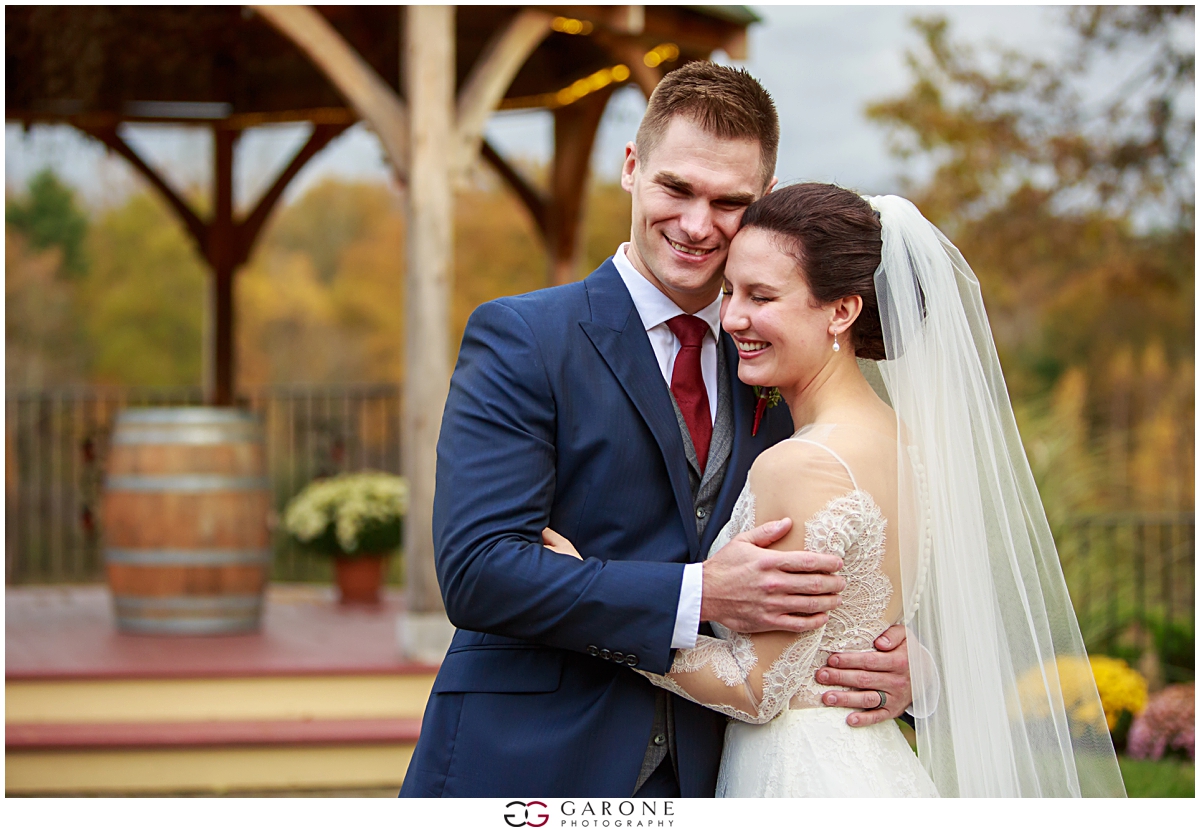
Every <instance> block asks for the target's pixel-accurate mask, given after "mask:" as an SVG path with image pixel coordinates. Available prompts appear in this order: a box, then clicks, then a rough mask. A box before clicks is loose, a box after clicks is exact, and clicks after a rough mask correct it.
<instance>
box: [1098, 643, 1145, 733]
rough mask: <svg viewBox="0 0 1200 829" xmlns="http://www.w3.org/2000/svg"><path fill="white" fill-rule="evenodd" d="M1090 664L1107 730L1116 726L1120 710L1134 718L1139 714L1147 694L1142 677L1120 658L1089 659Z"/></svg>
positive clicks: (1101, 657)
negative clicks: (1102, 705) (1101, 703)
mask: <svg viewBox="0 0 1200 829" xmlns="http://www.w3.org/2000/svg"><path fill="white" fill-rule="evenodd" d="M1091 662H1092V674H1093V675H1094V676H1095V677H1096V688H1097V689H1098V690H1099V691H1100V700H1101V701H1102V702H1103V703H1104V719H1105V720H1106V721H1107V722H1108V727H1109V729H1110V730H1111V729H1113V728H1115V727H1116V725H1117V720H1119V719H1120V718H1121V712H1122V711H1128V712H1129V713H1130V714H1132V715H1133V716H1135V717H1136V716H1137V715H1138V714H1140V713H1142V709H1144V708H1145V707H1146V702H1147V700H1148V698H1149V691H1150V689H1149V687H1148V686H1147V684H1146V678H1145V677H1143V676H1142V675H1141V674H1139V673H1138V672H1137V671H1135V670H1134V669H1133V668H1131V667H1129V663H1127V662H1126V661H1125V660H1124V659H1114V658H1113V657H1111V656H1093V657H1091Z"/></svg>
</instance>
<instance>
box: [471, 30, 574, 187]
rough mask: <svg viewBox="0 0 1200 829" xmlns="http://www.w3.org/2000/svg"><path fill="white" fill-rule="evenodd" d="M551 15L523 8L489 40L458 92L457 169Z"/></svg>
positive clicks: (475, 150)
mask: <svg viewBox="0 0 1200 829" xmlns="http://www.w3.org/2000/svg"><path fill="white" fill-rule="evenodd" d="M551 19H552V18H551V16H550V14H548V13H547V12H544V11H539V10H537V9H523V10H522V11H521V12H519V13H518V14H517V15H516V16H515V17H514V18H513V19H512V21H510V22H509V24H508V26H506V27H505V28H504V30H503V31H501V32H497V33H496V35H495V36H494V37H493V38H492V39H491V40H490V41H488V44H487V46H485V47H484V50H483V54H481V55H480V56H479V59H478V60H477V61H476V63H475V65H474V66H473V67H471V74H470V75H469V76H468V77H467V80H466V83H464V84H463V88H462V91H461V92H459V93H458V105H457V110H458V111H457V118H456V121H457V133H458V141H459V157H458V159H457V161H458V167H459V170H460V171H461V170H466V169H468V168H469V167H470V165H471V164H472V163H473V162H474V160H475V157H476V155H477V154H478V153H479V149H480V144H481V142H482V141H483V130H484V127H485V126H486V125H487V119H488V116H490V115H491V114H492V112H493V111H494V110H495V109H496V105H497V104H499V103H500V99H501V98H503V97H504V93H505V92H507V91H508V87H509V85H510V84H511V83H512V80H513V78H515V77H516V75H517V72H519V71H520V69H521V67H522V66H523V65H524V64H525V61H526V60H528V58H529V56H530V55H531V54H533V50H534V49H536V48H537V47H538V45H539V44H540V43H541V42H542V41H543V40H545V38H546V35H548V34H550V21H551Z"/></svg>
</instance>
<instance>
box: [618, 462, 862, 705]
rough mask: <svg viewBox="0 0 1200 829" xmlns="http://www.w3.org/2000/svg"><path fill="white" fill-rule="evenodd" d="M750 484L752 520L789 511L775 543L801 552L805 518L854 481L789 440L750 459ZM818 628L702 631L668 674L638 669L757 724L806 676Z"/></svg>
mask: <svg viewBox="0 0 1200 829" xmlns="http://www.w3.org/2000/svg"><path fill="white" fill-rule="evenodd" d="M750 489H751V491H752V492H753V493H754V494H755V500H756V510H755V521H756V523H758V524H762V523H765V522H767V521H773V520H776V519H779V518H783V517H784V516H790V517H791V518H792V519H793V527H792V530H791V532H790V533H789V534H788V535H787V536H784V537H783V538H782V539H780V540H779V541H778V542H777V545H778V546H779V547H781V548H783V549H789V548H790V549H803V548H804V547H805V532H806V528H805V522H806V521H807V520H808V519H810V518H811V517H812V516H813V515H815V514H816V513H817V512H820V511H821V510H823V509H824V508H825V507H826V505H828V503H829V502H830V501H831V500H832V499H834V498H836V497H838V496H841V495H845V494H846V493H848V492H850V491H851V490H852V489H853V484H852V483H851V480H850V477H849V475H848V474H847V473H846V471H845V469H844V468H843V467H842V466H841V464H840V463H838V462H837V461H836V460H835V459H834V458H833V457H832V456H831V455H829V454H828V453H827V452H826V451H825V450H824V449H821V448H819V447H815V446H812V445H809V444H804V443H799V442H791V441H788V442H785V443H783V444H780V445H778V446H776V447H774V448H772V449H770V450H768V451H767V452H765V453H763V455H762V456H761V457H760V458H759V459H758V460H757V461H756V462H755V464H754V468H753V469H752V470H751V472H750ZM821 552H824V551H821ZM829 552H834V551H833V550H829ZM823 631H824V626H822V627H821V628H818V629H817V630H814V631H810V632H808V633H801V634H793V633H787V632H782V631H771V632H766V633H756V634H751V635H748V636H747V635H743V634H733V635H732V636H731V638H729V639H716V638H713V637H709V636H701V637H700V638H699V640H698V641H697V644H696V647H694V648H690V649H687V650H680V651H677V652H676V655H675V659H674V662H673V663H672V666H671V671H670V673H668V674H667V675H666V676H659V675H656V674H650V673H646V672H640V673H642V674H643V675H644V676H646V677H647V678H648V679H649V680H650V681H651V682H653V683H654V684H655V685H658V686H660V687H663V688H666V689H668V690H670V691H672V692H673V693H676V694H678V695H679V696H682V697H685V698H686V699H690V700H692V701H693V702H696V703H699V704H700V705H703V706H705V707H708V708H712V709H714V710H717V711H721V712H722V713H725V714H727V715H728V716H731V717H734V718H736V719H739V720H742V721H744V722H751V723H763V722H767V721H769V720H770V719H772V718H773V717H775V716H776V715H777V714H779V712H780V711H782V710H783V709H784V708H786V707H787V706H788V704H789V703H790V701H791V699H792V697H793V696H795V694H796V692H797V691H798V690H799V689H800V687H801V685H802V684H803V683H804V682H805V681H806V680H811V679H812V673H811V671H812V665H813V662H814V660H815V657H816V652H817V649H818V647H819V646H820V643H821V637H822V633H823Z"/></svg>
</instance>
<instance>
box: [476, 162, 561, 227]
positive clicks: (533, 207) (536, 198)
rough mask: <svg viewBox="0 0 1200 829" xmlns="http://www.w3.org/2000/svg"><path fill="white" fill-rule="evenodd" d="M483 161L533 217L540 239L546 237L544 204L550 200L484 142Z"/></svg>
mask: <svg viewBox="0 0 1200 829" xmlns="http://www.w3.org/2000/svg"><path fill="white" fill-rule="evenodd" d="M480 152H481V154H482V155H483V159H484V161H486V162H487V163H488V164H490V165H492V169H494V170H495V171H496V172H497V173H498V174H499V176H500V178H502V179H504V181H505V183H506V184H508V186H509V187H511V188H512V189H513V192H514V193H516V194H517V198H519V199H520V200H521V203H522V204H524V205H525V209H527V210H528V211H529V215H530V216H532V217H533V221H534V223H535V224H536V225H537V228H538V232H539V233H541V234H542V238H543V239H544V238H545V237H546V203H547V202H548V201H549V200H550V199H549V197H548V196H547V195H546V194H545V193H543V192H542V191H541V189H540V188H539V187H538V186H537V185H535V184H533V183H532V182H530V181H529V180H528V179H526V178H525V176H523V175H521V173H520V172H519V171H517V170H516V169H515V168H514V167H513V166H512V165H511V164H509V163H508V160H507V159H506V158H505V157H504V156H502V155H500V153H499V152H497V151H496V148H495V147H493V146H492V145H491V144H490V143H488V142H487V141H486V140H485V141H484V142H483V146H482V148H481V150H480Z"/></svg>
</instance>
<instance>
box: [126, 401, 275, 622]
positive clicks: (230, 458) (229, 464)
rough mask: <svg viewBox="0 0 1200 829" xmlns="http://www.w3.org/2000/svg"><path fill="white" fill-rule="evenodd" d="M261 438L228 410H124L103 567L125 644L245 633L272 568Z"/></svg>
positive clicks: (248, 418) (250, 420) (251, 422)
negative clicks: (147, 637) (128, 638)
mask: <svg viewBox="0 0 1200 829" xmlns="http://www.w3.org/2000/svg"><path fill="white" fill-rule="evenodd" d="M265 470H266V461H265V454H264V450H263V437H262V428H261V427H260V425H259V423H258V420H257V418H256V417H255V416H254V415H252V414H249V413H247V412H243V411H238V410H236V409H218V408H204V407H188V408H183V407H181V408H157V409H126V410H124V411H122V412H121V413H120V414H119V415H118V416H117V420H116V424H115V427H114V429H113V437H112V444H111V447H110V451H109V458H108V466H107V475H106V477H105V483H104V502H103V508H104V558H105V568H106V571H107V574H108V584H109V587H110V589H111V590H112V595H113V605H114V608H115V611H116V617H117V627H118V629H119V630H121V631H123V632H128V633H145V634H160V635H204V634H227V633H251V632H254V631H255V630H257V629H258V626H259V621H260V619H261V616H262V603H263V590H264V588H265V587H266V583H267V579H268V577H269V574H270V565H271V539H270V532H269V530H268V528H267V514H268V511H269V509H270V504H271V491H270V486H269V482H268V480H267V477H266V471H265Z"/></svg>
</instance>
